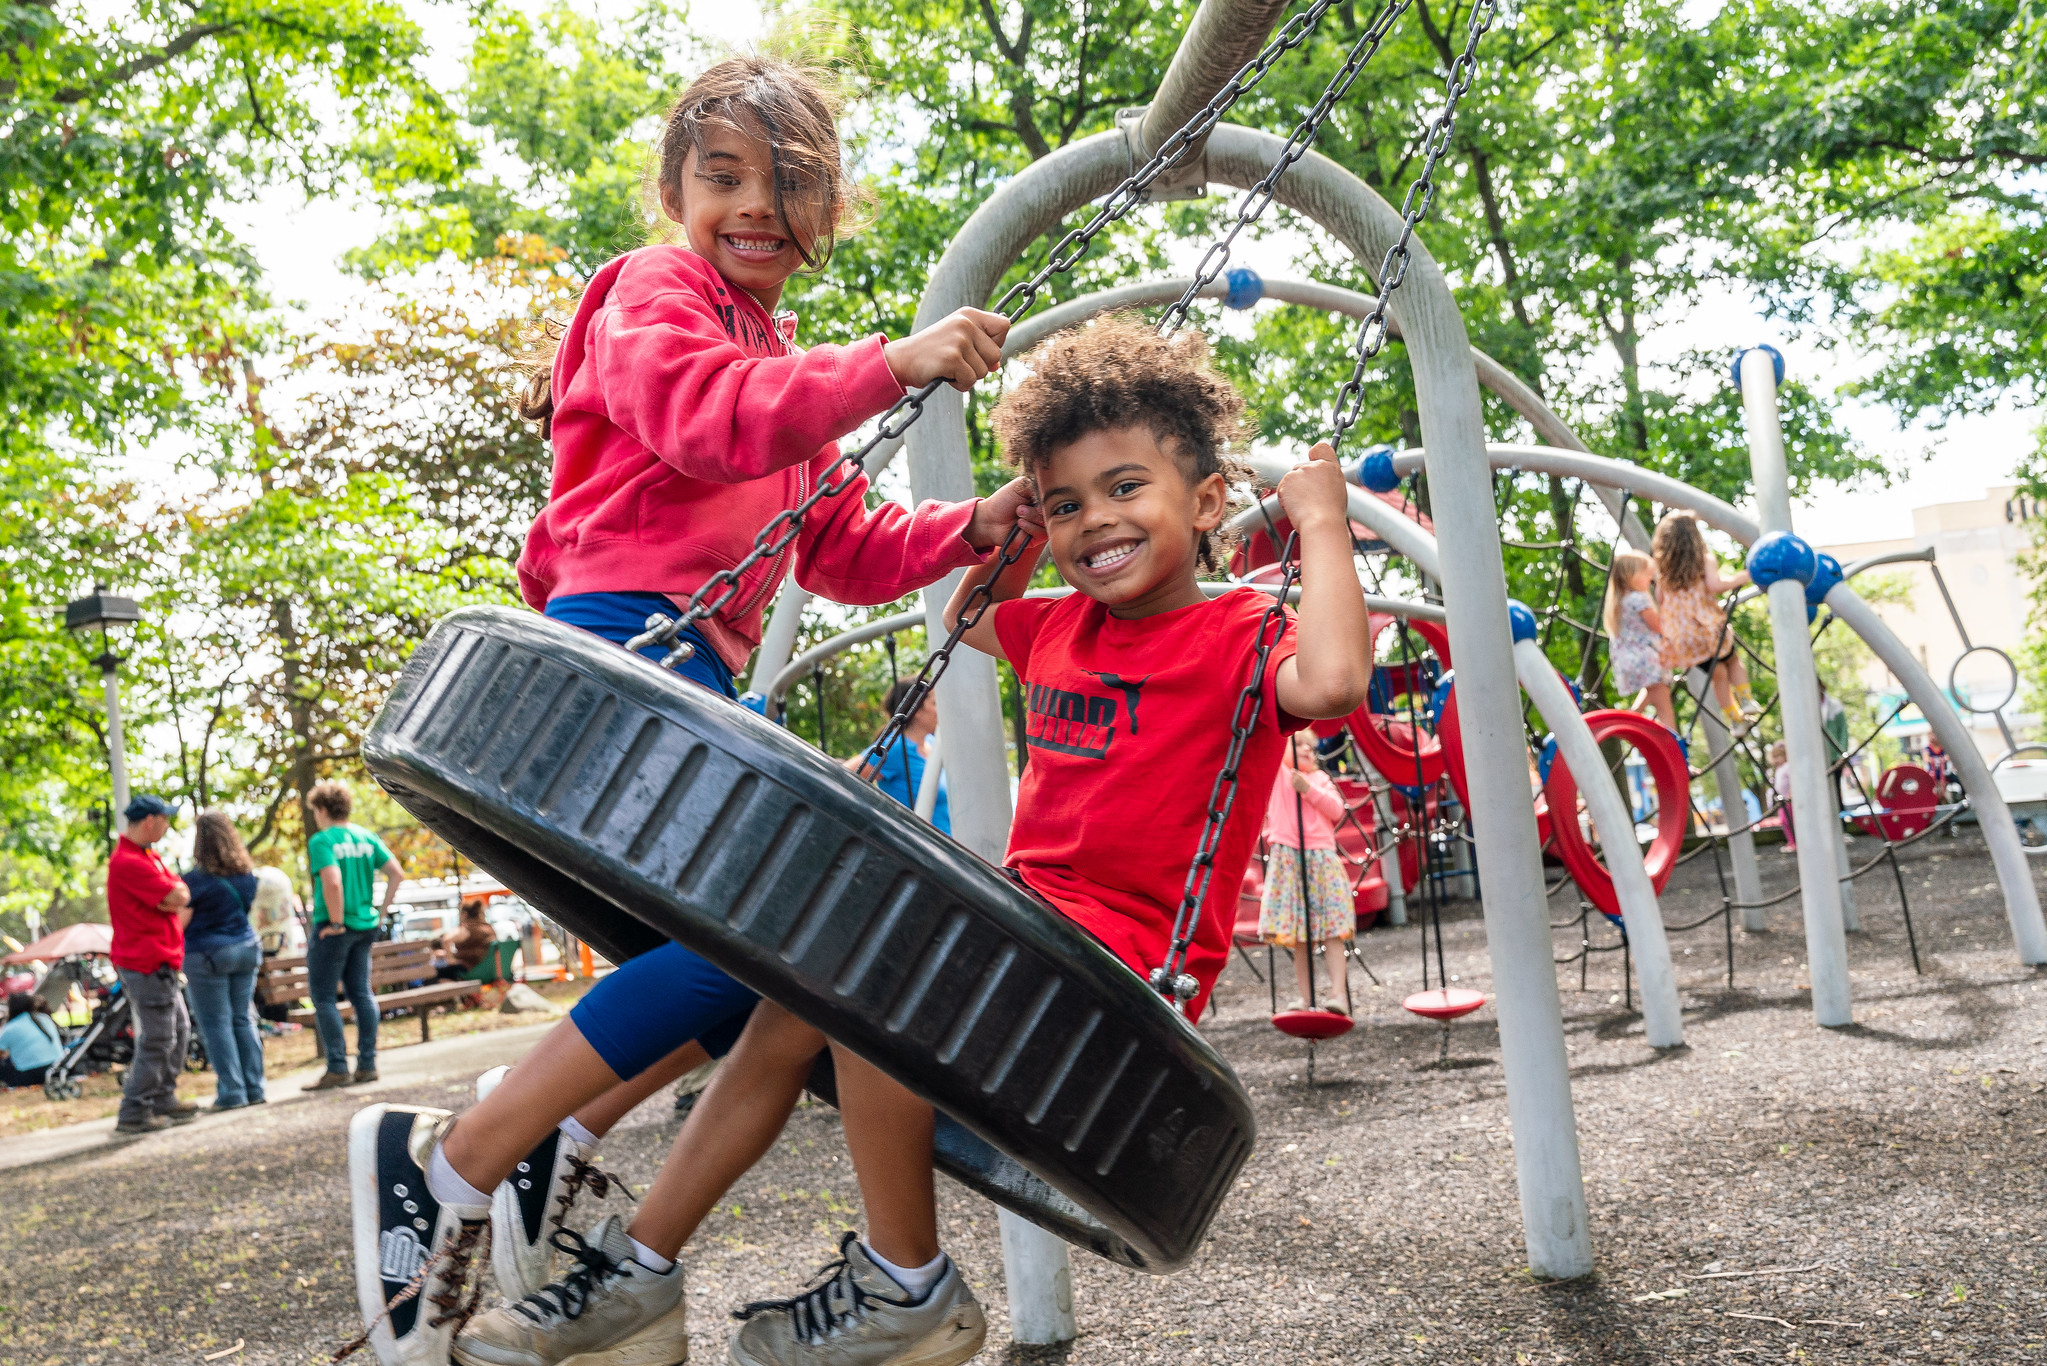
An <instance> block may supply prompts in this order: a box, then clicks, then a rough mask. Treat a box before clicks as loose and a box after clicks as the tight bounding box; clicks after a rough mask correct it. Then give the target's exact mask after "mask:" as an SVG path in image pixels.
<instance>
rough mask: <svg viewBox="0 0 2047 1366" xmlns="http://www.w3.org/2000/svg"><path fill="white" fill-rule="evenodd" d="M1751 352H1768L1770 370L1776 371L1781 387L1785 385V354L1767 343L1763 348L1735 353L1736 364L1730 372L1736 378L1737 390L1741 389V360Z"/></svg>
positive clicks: (1758, 347) (1746, 349) (1754, 347)
mask: <svg viewBox="0 0 2047 1366" xmlns="http://www.w3.org/2000/svg"><path fill="white" fill-rule="evenodd" d="M1750 351H1763V352H1767V353H1768V355H1769V357H1770V369H1771V370H1773V371H1775V372H1776V375H1777V383H1778V384H1780V385H1781V384H1783V383H1784V353H1783V352H1782V351H1779V350H1778V349H1777V348H1776V347H1774V346H1770V345H1768V344H1767V343H1766V344H1764V345H1762V346H1751V347H1745V348H1744V349H1742V350H1740V351H1737V352H1735V353H1734V364H1733V365H1731V366H1729V367H1728V370H1729V372H1730V373H1731V374H1732V375H1733V376H1734V387H1735V388H1737V389H1739V388H1740V387H1741V358H1742V357H1743V356H1746V355H1747V354H1748V353H1749V352H1750Z"/></svg>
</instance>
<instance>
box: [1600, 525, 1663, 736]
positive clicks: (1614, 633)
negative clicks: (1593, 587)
mask: <svg viewBox="0 0 2047 1366" xmlns="http://www.w3.org/2000/svg"><path fill="white" fill-rule="evenodd" d="M1655 578H1656V562H1655V561H1654V560H1651V559H1650V558H1649V557H1648V556H1647V555H1644V554H1642V553H1641V552H1640V551H1638V550H1617V551H1615V552H1614V556H1613V569H1612V572H1611V573H1610V574H1609V575H1608V577H1607V581H1606V637H1607V640H1608V642H1609V644H1608V647H1607V651H1608V657H1609V658H1610V659H1611V660H1612V663H1613V688H1614V691H1615V692H1617V693H1619V694H1620V695H1621V696H1622V697H1625V698H1629V699H1631V700H1632V699H1633V698H1634V697H1635V695H1636V694H1637V693H1643V694H1645V697H1644V700H1645V701H1646V702H1647V704H1648V705H1647V707H1646V710H1647V711H1648V713H1649V715H1651V716H1653V717H1655V718H1656V719H1657V720H1659V721H1661V722H1662V723H1663V724H1664V725H1666V726H1668V727H1670V728H1671V729H1672V730H1676V729H1677V711H1676V708H1675V707H1674V706H1673V705H1672V704H1671V700H1670V672H1669V670H1667V669H1665V668H1664V667H1663V658H1662V649H1663V619H1662V616H1661V614H1660V613H1659V612H1658V611H1657V608H1656V599H1654V598H1652V597H1650V596H1649V585H1650V584H1651V583H1652V582H1653V581H1654V580H1655Z"/></svg>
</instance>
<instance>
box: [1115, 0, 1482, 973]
mask: <svg viewBox="0 0 2047 1366" xmlns="http://www.w3.org/2000/svg"><path fill="white" fill-rule="evenodd" d="M1498 10H1499V0H1478V3H1477V4H1476V5H1475V6H1474V7H1473V8H1472V11H1471V20H1470V23H1469V25H1468V26H1467V29H1466V35H1465V42H1464V52H1463V55H1461V56H1460V57H1458V58H1457V60H1456V61H1455V62H1453V63H1451V66H1450V75H1449V78H1448V82H1447V87H1446V88H1447V92H1448V100H1447V102H1446V104H1445V106H1444V108H1443V112H1442V113H1441V114H1439V115H1437V116H1436V118H1435V120H1434V122H1432V123H1431V124H1430V126H1429V131H1428V134H1427V137H1426V139H1425V141H1424V143H1423V146H1424V149H1425V152H1426V157H1425V159H1424V161H1423V164H1422V169H1421V173H1420V174H1419V175H1418V176H1416V177H1415V180H1414V183H1413V184H1411V185H1409V186H1408V187H1407V198H1406V200H1405V201H1404V202H1403V203H1402V205H1401V211H1400V217H1401V229H1400V236H1399V238H1398V239H1397V240H1396V241H1395V242H1394V244H1393V245H1392V247H1390V248H1388V250H1387V252H1386V259H1385V261H1384V262H1383V263H1382V264H1381V265H1380V267H1379V301H1378V303H1377V305H1376V306H1375V307H1374V308H1373V310H1372V312H1371V314H1370V315H1369V316H1368V317H1367V318H1366V319H1365V321H1364V322H1363V323H1362V324H1360V326H1359V328H1358V342H1357V362H1356V364H1355V366H1354V367H1353V368H1352V370H1351V377H1350V379H1349V380H1347V381H1346V382H1345V383H1344V385H1343V387H1342V388H1341V389H1339V390H1338V391H1337V400H1336V411H1335V413H1334V415H1333V416H1332V419H1331V427H1332V431H1331V435H1330V445H1332V446H1334V445H1336V444H1337V442H1339V441H1341V440H1342V439H1343V433H1344V431H1345V429H1347V428H1349V427H1351V426H1353V425H1355V424H1356V422H1357V420H1358V413H1359V410H1360V409H1361V408H1362V407H1363V404H1364V373H1365V366H1366V365H1367V364H1368V363H1369V362H1370V361H1371V359H1372V357H1374V356H1376V355H1377V354H1378V353H1379V348H1380V347H1381V346H1382V345H1384V344H1385V340H1386V301H1387V299H1388V298H1389V297H1390V296H1391V295H1392V293H1393V292H1394V291H1395V290H1397V289H1399V288H1400V285H1401V282H1402V281H1403V280H1405V279H1406V278H1407V263H1408V257H1409V252H1408V241H1409V239H1410V238H1412V237H1413V236H1414V230H1415V226H1416V225H1417V224H1418V223H1420V222H1421V221H1422V219H1423V218H1425V217H1427V216H1428V212H1429V207H1430V205H1431V204H1433V203H1434V202H1435V198H1436V182H1435V179H1434V177H1435V172H1436V163H1437V162H1439V161H1440V160H1442V157H1443V152H1444V151H1445V149H1447V148H1448V147H1449V145H1450V135H1451V133H1452V132H1453V131H1454V129H1455V127H1456V122H1457V104H1458V101H1460V100H1461V99H1463V98H1464V94H1465V92H1466V91H1468V90H1470V89H1471V82H1472V78H1473V77H1474V75H1476V73H1477V67H1478V40H1479V38H1480V37H1482V36H1483V35H1484V34H1485V32H1486V30H1487V29H1489V28H1491V27H1492V25H1493V20H1494V18H1495V17H1496V16H1497V14H1498ZM1373 46H1374V48H1375V49H1376V47H1377V43H1376V42H1375V43H1374V44H1373ZM1353 51H1354V52H1355V49H1354V50H1353ZM1355 76H1356V73H1355V72H1352V73H1350V77H1351V79H1355ZM1341 78H1342V77H1341V73H1340V74H1339V79H1341ZM1334 86H1335V83H1334V82H1332V83H1331V88H1332V89H1333V88H1334ZM1345 88H1348V82H1346V87H1345ZM1325 93H1326V92H1325ZM1293 146H1294V144H1293V143H1292V142H1291V141H1290V142H1289V143H1288V150H1289V151H1290V152H1291V151H1292V150H1293ZM1304 153H1305V147H1304V148H1303V151H1302V152H1296V153H1294V156H1293V159H1294V160H1296V161H1298V160H1299V159H1300V156H1301V155H1303V154H1304ZM1287 164H1288V165H1291V164H1292V162H1288V163H1287ZM1273 178H1274V179H1277V177H1276V176H1275V177H1273ZM1234 233H1235V229H1232V235H1234ZM1188 297H1191V296H1183V298H1182V302H1183V303H1184V302H1186V299H1187V298H1188ZM1368 343H1369V344H1368ZM1298 540H1299V537H1298V535H1297V534H1296V535H1289V536H1288V537H1287V543H1286V549H1285V550H1283V551H1281V552H1280V559H1281V561H1282V563H1283V564H1284V566H1285V568H1284V570H1283V572H1282V574H1281V577H1280V592H1279V596H1278V597H1276V598H1274V599H1273V602H1272V606H1271V607H1269V608H1267V609H1266V612H1265V615H1264V616H1263V617H1262V618H1260V620H1259V623H1258V637H1257V645H1256V658H1255V659H1254V660H1253V662H1252V668H1251V681H1250V682H1248V683H1246V684H1245V685H1244V691H1243V692H1241V693H1240V694H1238V696H1237V707H1236V711H1235V712H1234V713H1233V714H1232V715H1231V718H1230V748H1229V752H1228V755H1227V757H1226V758H1225V759H1224V761H1223V768H1222V772H1220V773H1218V774H1217V775H1216V780H1215V786H1214V787H1213V788H1212V789H1211V790H1210V792H1209V798H1208V819H1207V822H1206V823H1205V824H1204V825H1203V826H1202V830H1201V842H1200V843H1199V844H1198V845H1196V846H1195V851H1194V862H1193V864H1191V865H1190V866H1189V867H1188V869H1187V886H1186V889H1185V891H1184V892H1183V893H1182V895H1181V898H1180V909H1179V911H1178V913H1177V914H1175V916H1174V917H1173V940H1172V945H1171V947H1170V948H1169V949H1168V950H1167V953H1166V961H1165V962H1164V963H1162V964H1160V965H1159V966H1158V967H1156V968H1154V969H1152V973H1151V985H1152V988H1153V990H1155V991H1157V992H1159V994H1161V995H1163V996H1165V997H1167V998H1168V999H1169V1000H1171V1001H1172V1002H1173V1003H1174V1005H1175V1006H1177V1007H1178V1008H1180V1009H1181V1010H1185V1009H1186V1005H1187V1002H1188V1001H1190V1000H1192V999H1193V997H1194V995H1195V993H1196V992H1198V991H1199V990H1200V984H1199V983H1198V982H1197V981H1196V980H1195V978H1194V976H1193V974H1192V973H1189V972H1187V971H1186V970H1185V968H1186V963H1187V950H1188V948H1189V946H1190V945H1192V943H1193V942H1194V927H1195V926H1196V925H1197V924H1199V923H1200V920H1201V907H1202V905H1203V904H1204V903H1205V902H1206V901H1207V900H1208V884H1209V880H1210V877H1211V875H1212V874H1213V873H1214V871H1215V851H1216V848H1217V846H1219V845H1220V844H1221V843H1222V832H1223V826H1224V824H1225V823H1226V822H1227V821H1228V820H1229V815H1230V811H1231V809H1232V808H1234V807H1235V805H1236V801H1237V766H1238V764H1239V763H1240V762H1241V761H1242V759H1243V756H1244V749H1245V746H1246V745H1248V744H1249V743H1250V739H1251V733H1252V731H1253V729H1254V728H1255V727H1256V725H1257V722H1258V712H1259V709H1260V707H1261V706H1262V705H1263V702H1264V693H1265V667H1266V663H1267V661H1268V659H1269V658H1270V656H1271V654H1272V647H1273V645H1274V644H1275V643H1277V641H1278V639H1279V636H1280V634H1281V632H1282V631H1283V630H1284V624H1285V620H1286V598H1287V593H1288V591H1289V590H1290V589H1291V588H1292V586H1293V581H1294V573H1295V570H1296V569H1297V568H1298V567H1299V566H1298V565H1297V564H1296V562H1295V560H1294V548H1295V545H1296V542H1297V541H1298Z"/></svg>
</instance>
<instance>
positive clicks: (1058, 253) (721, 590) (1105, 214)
mask: <svg viewBox="0 0 2047 1366" xmlns="http://www.w3.org/2000/svg"><path fill="white" fill-rule="evenodd" d="M1402 2H1403V3H1405V0H1402ZM1335 3H1336V0H1315V3H1314V4H1312V5H1310V6H1309V7H1308V8H1307V9H1305V10H1303V11H1301V13H1299V14H1297V15H1295V16H1294V17H1293V18H1291V19H1289V20H1288V21H1287V22H1286V23H1285V24H1284V25H1283V26H1282V27H1281V28H1280V30H1279V32H1277V33H1276V34H1274V35H1273V36H1272V38H1271V39H1270V40H1269V41H1268V42H1267V43H1266V44H1265V46H1264V47H1263V48H1261V49H1260V50H1259V53H1258V55H1257V56H1256V57H1254V58H1252V59H1251V60H1250V61H1249V62H1246V63H1245V64H1244V65H1243V67H1241V68H1240V69H1239V70H1238V72H1237V74H1236V75H1234V76H1232V77H1231V78H1230V80H1229V82H1228V83H1227V84H1226V85H1224V86H1223V88H1222V89H1221V90H1219V91H1217V92H1216V95H1215V98H1214V99H1211V100H1210V101H1209V102H1208V104H1207V105H1206V106H1204V107H1203V108H1202V111H1201V112H1200V113H1199V114H1197V115H1195V117H1194V118H1193V119H1191V120H1189V121H1188V122H1187V123H1186V124H1185V125H1184V126H1183V127H1181V128H1180V129H1179V130H1178V131H1177V132H1175V133H1174V134H1173V135H1172V136H1171V137H1169V138H1167V139H1166V140H1165V142H1164V143H1163V144H1161V145H1160V147H1159V150H1158V151H1157V152H1156V153H1155V154H1154V155H1153V156H1152V158H1151V160H1149V161H1147V162H1145V163H1144V165H1143V166H1141V167H1139V168H1138V169H1137V170H1136V171H1135V172H1133V173H1132V174H1131V175H1130V176H1129V178H1128V179H1126V180H1124V182H1123V183H1122V184H1121V185H1118V186H1117V187H1116V188H1115V189H1114V190H1112V191H1110V192H1109V196H1108V198H1107V199H1105V200H1103V201H1102V204H1101V207H1099V208H1098V209H1096V210H1095V213H1094V216H1093V217H1091V218H1090V219H1088V221H1087V222H1086V223H1084V224H1082V225H1081V226H1080V227H1078V228H1074V229H1073V230H1071V231H1070V232H1068V233H1067V234H1066V236H1064V237H1062V238H1060V239H1059V243H1058V245H1057V246H1055V247H1054V248H1053V249H1052V254H1051V256H1050V257H1049V259H1047V260H1046V262H1045V264H1044V265H1043V266H1041V267H1040V268H1039V269H1038V270H1037V272H1036V273H1035V274H1033V275H1032V276H1031V277H1030V278H1029V279H1027V280H1024V281H1021V282H1019V283H1018V284H1015V285H1012V286H1010V288H1009V289H1008V290H1007V291H1006V292H1005V293H1004V294H1003V296H1002V297H1001V299H999V300H998V301H997V302H996V304H995V307H994V309H993V310H992V311H993V312H996V313H1000V314H1001V315H1003V316H1004V317H1005V318H1007V319H1009V321H1011V322H1015V321H1016V320H1017V319H1018V318H1021V317H1022V316H1023V315H1024V314H1026V313H1028V312H1029V311H1030V310H1031V308H1032V307H1033V306H1034V305H1035V304H1036V303H1037V301H1038V295H1039V293H1040V292H1042V290H1043V289H1044V287H1045V285H1046V283H1047V282H1048V281H1050V280H1051V278H1052V277H1053V276H1055V275H1063V274H1065V273H1066V272H1067V271H1070V270H1072V269H1073V267H1074V266H1075V265H1077V264H1079V262H1080V259H1081V258H1082V257H1083V256H1085V255H1087V253H1088V250H1089V249H1090V248H1091V247H1092V246H1093V245H1094V240H1095V238H1096V237H1098V236H1100V235H1101V233H1102V231H1103V230H1104V229H1106V228H1107V227H1108V226H1109V225H1110V224H1112V223H1115V222H1118V221H1120V220H1121V219H1122V218H1123V217H1124V216H1125V215H1126V214H1128V213H1129V212H1130V211H1131V210H1132V209H1134V208H1136V207H1137V206H1138V205H1140V204H1142V203H1144V202H1145V194H1146V192H1147V191H1148V190H1149V189H1150V188H1151V185H1152V182H1153V181H1156V180H1157V179H1158V178H1159V177H1160V176H1162V175H1164V174H1165V173H1166V171H1167V170H1168V169H1169V168H1171V167H1172V165H1173V163H1174V162H1176V161H1178V160H1179V159H1180V158H1181V157H1182V156H1184V155H1185V154H1186V152H1187V151H1188V149H1189V148H1190V147H1192V146H1194V145H1195V144H1196V143H1198V142H1199V141H1200V140H1201V139H1203V138H1206V137H1207V136H1208V134H1209V133H1210V132H1211V131H1213V130H1214V128H1215V126H1216V124H1218V123H1220V122H1221V121H1222V116H1223V115H1224V114H1226V113H1228V112H1229V111H1230V108H1231V107H1232V106H1233V105H1235V104H1236V103H1237V101H1238V100H1240V99H1242V98H1243V97H1244V95H1245V94H1247V93H1248V92H1249V91H1250V90H1251V89H1252V88H1254V87H1255V86H1256V85H1257V84H1258V83H1259V82H1260V81H1262V80H1264V79H1265V75H1266V73H1267V72H1268V71H1270V70H1271V69H1272V68H1273V66H1274V65H1275V64H1276V63H1277V62H1278V61H1279V59H1280V58H1281V57H1283V56H1285V55H1286V54H1287V53H1288V52H1290V51H1292V50H1294V49H1295V48H1298V47H1300V46H1302V45H1303V44H1304V43H1306V42H1307V41H1308V39H1309V37H1311V36H1312V35H1313V33H1314V31H1315V29H1316V27H1317V26H1318V25H1319V24H1320V23H1321V22H1322V17H1323V15H1325V14H1327V13H1328V12H1329V10H1330V7H1331V6H1332V5H1334V4H1335ZM944 383H945V381H944V380H932V381H931V382H930V383H928V384H925V385H921V386H919V387H918V388H915V389H912V390H910V391H908V392H907V393H905V394H904V395H903V396H902V397H901V398H899V399H897V400H896V401H895V403H894V405H893V406H891V407H890V408H889V410H888V411H887V412H885V413H883V414H882V415H881V421H880V422H878V423H877V424H876V425H875V430H874V435H873V436H871V437H869V438H868V439H867V440H866V442H864V443H863V444H862V445H861V446H860V448H859V449H858V450H856V451H851V452H841V453H840V455H839V458H838V459H837V460H835V461H833V462H832V464H831V466H830V467H829V468H828V469H827V470H826V471H825V477H824V478H823V479H822V480H820V481H819V483H818V486H817V488H816V489H815V490H813V491H812V492H811V494H810V496H808V497H807V498H804V499H803V500H802V501H800V502H799V503H797V504H796V506H795V507H793V508H784V509H783V510H782V511H781V512H778V513H776V514H775V516H774V518H773V519H772V520H771V521H770V522H769V523H768V524H767V525H766V526H765V527H763V528H761V530H760V534H758V535H757V536H755V537H754V538H753V548H752V549H751V550H749V551H748V552H747V553H746V554H745V556H743V557H742V558H741V559H740V561H739V563H737V564H735V565H733V566H732V567H731V568H730V569H721V570H719V571H718V572H717V573H716V574H713V575H712V576H711V577H710V578H708V579H706V580H704V582H703V584H702V585H701V586H699V587H698V588H697V590H696V592H694V593H692V594H690V596H689V602H688V603H687V604H685V605H684V607H683V609H682V613H681V615H680V616H679V617H669V616H666V615H664V614H662V613H658V612H657V613H655V614H654V615H652V616H650V617H648V618H647V622H646V627H647V629H646V630H645V631H644V632H643V633H642V634H640V635H637V636H635V637H633V638H632V639H631V640H629V641H627V642H626V649H628V650H630V651H632V652H633V653H634V654H638V653H639V652H640V651H641V650H643V649H645V648H647V647H648V646H650V645H668V646H673V648H672V649H671V650H670V651H669V652H668V654H667V655H666V656H665V657H663V658H662V660H661V667H662V668H664V669H672V668H674V667H675V666H676V665H678V664H681V663H682V662H683V661H684V660H686V659H688V658H689V657H690V656H691V655H692V654H693V653H695V648H694V647H693V646H691V645H690V643H689V642H688V641H678V640H677V637H678V636H680V635H681V634H682V632H683V631H685V630H687V629H688V628H689V627H691V626H693V625H695V624H696V623H697V622H699V621H702V620H704V619H705V618H707V617H710V616H713V615H715V614H716V613H718V612H720V611H723V610H724V608H725V607H726V605H727V604H728V603H730V602H731V601H732V599H733V598H734V597H736V596H737V595H738V593H739V589H740V580H741V579H742V578H743V576H744V575H745V574H746V573H747V572H748V571H750V570H751V569H753V567H754V566H755V565H757V564H759V563H760V562H761V561H762V560H765V559H769V558H775V557H779V556H781V555H782V553H783V552H784V551H786V550H787V549H788V548H789V546H790V544H791V542H793V541H794V540H795V539H796V538H797V536H799V535H801V534H802V531H803V519H804V518H805V517H807V516H808V515H809V514H810V510H811V509H812V508H814V507H816V506H817V505H818V504H819V503H820V502H822V501H824V500H825V499H827V498H836V497H838V496H839V495H841V494H843V493H844V492H845V491H846V490H847V489H849V488H851V487H852V486H853V483H854V481H855V480H856V479H859V478H860V477H861V476H862V475H863V474H865V472H866V464H867V461H868V459H869V458H870V457H871V456H872V455H873V454H874V453H875V452H876V451H877V450H879V449H880V448H881V446H882V445H883V444H884V443H886V442H890V441H895V440H897V439H899V438H901V437H902V436H903V435H904V434H905V433H906V432H908V431H909V430H910V428H911V427H912V426H913V425H915V423H916V421H917V419H918V418H920V417H922V416H923V415H924V405H925V404H926V403H927V402H928V401H929V400H930V398H931V396H932V395H933V394H935V393H937V392H938V390H939V388H940V387H941V386H942V385H943V384H944ZM1004 545H1005V547H1007V545H1008V542H1005V543H1004ZM1019 553H1020V552H1019ZM976 620H978V617H976ZM971 624H972V623H969V625H971ZM957 639H958V635H957V633H955V635H954V637H953V638H952V640H949V641H947V650H946V651H945V653H947V654H949V653H950V646H951V645H952V644H953V643H955V642H956V641H957ZM933 658H937V656H933ZM926 669H927V671H928V670H929V661H927V662H926ZM942 670H943V666H941V670H940V671H941V672H942ZM919 681H920V683H921V682H923V681H924V679H923V675H921V674H920V675H919ZM929 681H930V682H931V683H936V682H937V681H938V680H937V675H936V674H935V673H934V674H932V676H931V678H930V680H929ZM929 691H930V687H929V686H928V684H927V685H926V686H924V687H922V688H920V689H919V691H918V694H917V695H918V697H919V698H920V699H921V698H922V696H923V695H924V693H927V692H929Z"/></svg>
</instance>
